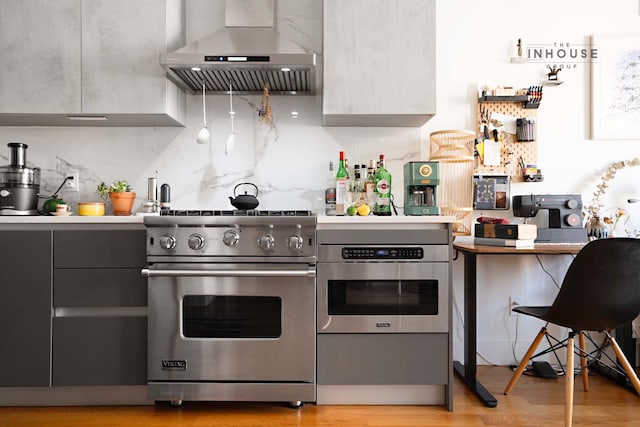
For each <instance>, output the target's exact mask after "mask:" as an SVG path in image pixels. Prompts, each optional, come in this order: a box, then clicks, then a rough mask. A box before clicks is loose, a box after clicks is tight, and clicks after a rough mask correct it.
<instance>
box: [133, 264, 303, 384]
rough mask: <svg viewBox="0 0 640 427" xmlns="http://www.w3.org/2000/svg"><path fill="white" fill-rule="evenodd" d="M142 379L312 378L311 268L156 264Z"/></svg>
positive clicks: (151, 280)
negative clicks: (146, 360) (146, 373)
mask: <svg viewBox="0 0 640 427" xmlns="http://www.w3.org/2000/svg"><path fill="white" fill-rule="evenodd" d="M143 274H146V275H148V276H149V282H148V283H149V285H148V286H149V292H148V295H149V296H148V298H149V313H148V315H149V318H148V352H149V353H148V380H149V382H154V381H163V382H171V381H176V382H187V381H190V382H194V381H203V382H206V381H219V382H225V381H235V382H238V381H247V382H262V381H265V382H266V381H278V382H282V381H292V382H300V381H302V382H314V381H315V278H314V277H315V267H314V266H310V265H307V264H304V265H300V264H297V265H286V264H254V265H252V264H246V265H243V264H183V265H181V264H164V265H163V264H155V265H153V266H151V267H150V268H149V269H147V270H145V271H144V272H143Z"/></svg>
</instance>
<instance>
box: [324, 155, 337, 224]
mask: <svg viewBox="0 0 640 427" xmlns="http://www.w3.org/2000/svg"><path fill="white" fill-rule="evenodd" d="M324 213H325V215H335V214H336V171H335V168H334V167H333V162H332V161H331V162H329V174H328V176H327V186H326V187H325V189H324Z"/></svg>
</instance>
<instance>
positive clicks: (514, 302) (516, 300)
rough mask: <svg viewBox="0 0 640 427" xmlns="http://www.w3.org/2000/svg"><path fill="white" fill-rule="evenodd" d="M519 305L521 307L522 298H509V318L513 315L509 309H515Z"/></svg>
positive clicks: (513, 296)
mask: <svg viewBox="0 0 640 427" xmlns="http://www.w3.org/2000/svg"><path fill="white" fill-rule="evenodd" d="M519 305H522V297H520V295H511V296H509V307H508V310H509V316H513V315H514V313H513V311H511V309H513V308H515V307H517V306H519Z"/></svg>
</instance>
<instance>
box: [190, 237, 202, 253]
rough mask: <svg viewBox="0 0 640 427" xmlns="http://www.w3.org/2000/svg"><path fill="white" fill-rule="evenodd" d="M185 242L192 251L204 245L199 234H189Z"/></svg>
mask: <svg viewBox="0 0 640 427" xmlns="http://www.w3.org/2000/svg"><path fill="white" fill-rule="evenodd" d="M187 244H188V245H189V247H190V248H191V249H193V250H194V251H195V250H198V249H202V247H203V246H204V237H202V236H201V235H199V234H192V235H191V236H189V240H188V241H187Z"/></svg>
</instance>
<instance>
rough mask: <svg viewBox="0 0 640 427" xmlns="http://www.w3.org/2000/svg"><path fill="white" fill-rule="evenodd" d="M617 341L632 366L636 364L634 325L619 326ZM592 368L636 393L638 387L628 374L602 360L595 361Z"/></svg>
mask: <svg viewBox="0 0 640 427" xmlns="http://www.w3.org/2000/svg"><path fill="white" fill-rule="evenodd" d="M616 341H617V342H618V345H619V346H620V348H621V349H622V352H623V353H624V356H625V357H626V358H627V361H628V362H629V363H630V364H631V366H636V364H635V363H636V340H635V338H633V327H632V326H631V325H630V324H629V325H624V326H621V327H619V328H617V329H616ZM592 369H593V370H594V371H598V372H599V373H601V374H603V375H606V376H607V377H609V379H611V380H613V381H615V382H617V383H618V384H620V385H621V386H623V387H625V388H627V389H629V390H630V391H631V392H632V393H636V389H635V388H634V387H633V384H632V383H631V381H630V380H629V378H628V377H627V376H626V375H621V374H619V373H618V372H616V371H614V370H613V369H612V368H610V367H609V366H607V365H606V364H604V363H602V362H597V363H594V364H593V366H592Z"/></svg>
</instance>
